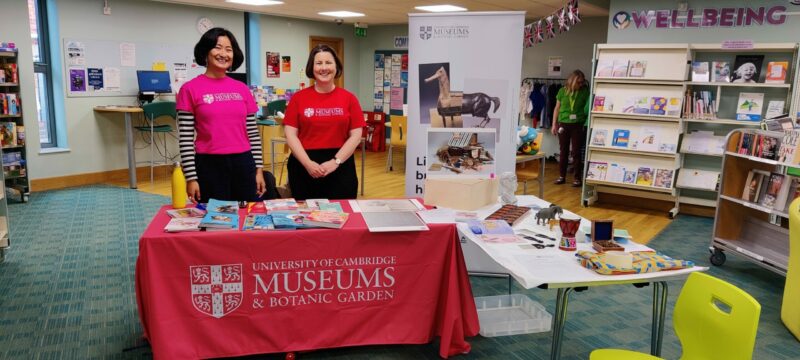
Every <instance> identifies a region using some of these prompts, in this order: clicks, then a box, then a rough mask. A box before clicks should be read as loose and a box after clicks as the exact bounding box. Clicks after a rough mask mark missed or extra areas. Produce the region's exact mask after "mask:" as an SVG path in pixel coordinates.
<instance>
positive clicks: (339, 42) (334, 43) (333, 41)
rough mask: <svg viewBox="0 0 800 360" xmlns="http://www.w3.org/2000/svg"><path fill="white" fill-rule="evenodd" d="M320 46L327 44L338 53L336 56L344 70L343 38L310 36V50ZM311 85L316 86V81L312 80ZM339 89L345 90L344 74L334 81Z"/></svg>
mask: <svg viewBox="0 0 800 360" xmlns="http://www.w3.org/2000/svg"><path fill="white" fill-rule="evenodd" d="M319 44H325V45H328V46H330V47H331V48H332V49H333V50H334V51H336V55H337V56H338V57H339V60H341V61H342V68H344V64H345V62H344V40H343V39H342V38H331V37H323V36H309V37H308V50H309V51H311V49H313V48H314V46H317V45H319ZM310 81H311V85H314V79H310ZM334 84H336V86H337V87H340V88H344V73H342V76H340V77H339V78H337V79H336V80H335V81H334Z"/></svg>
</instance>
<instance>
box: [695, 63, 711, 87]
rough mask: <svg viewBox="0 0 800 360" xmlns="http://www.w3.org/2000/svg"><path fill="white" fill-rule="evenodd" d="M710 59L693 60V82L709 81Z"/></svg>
mask: <svg viewBox="0 0 800 360" xmlns="http://www.w3.org/2000/svg"><path fill="white" fill-rule="evenodd" d="M710 80H711V76H710V72H709V70H708V61H692V82H709V81H710Z"/></svg>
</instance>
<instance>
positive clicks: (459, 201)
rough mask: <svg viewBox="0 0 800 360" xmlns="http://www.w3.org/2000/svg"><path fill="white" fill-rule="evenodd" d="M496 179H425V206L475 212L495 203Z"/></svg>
mask: <svg viewBox="0 0 800 360" xmlns="http://www.w3.org/2000/svg"><path fill="white" fill-rule="evenodd" d="M497 191H498V182H497V179H451V178H448V179H426V180H425V198H424V201H425V204H427V205H435V206H438V207H445V208H450V209H456V210H469V211H471V210H476V209H479V208H482V207H484V206H487V205H490V204H494V203H496V202H497V196H498V193H497Z"/></svg>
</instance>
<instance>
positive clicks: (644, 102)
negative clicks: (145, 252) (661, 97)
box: [632, 96, 650, 115]
mask: <svg viewBox="0 0 800 360" xmlns="http://www.w3.org/2000/svg"><path fill="white" fill-rule="evenodd" d="M632 100H633V101H632V102H633V113H634V114H641V115H647V114H649V113H650V99H649V98H648V97H647V96H634V97H633V99H632Z"/></svg>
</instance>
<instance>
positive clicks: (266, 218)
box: [242, 214, 275, 231]
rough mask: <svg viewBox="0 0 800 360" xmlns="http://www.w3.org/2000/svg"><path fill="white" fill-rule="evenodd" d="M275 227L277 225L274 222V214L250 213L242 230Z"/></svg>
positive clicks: (270, 228)
mask: <svg viewBox="0 0 800 360" xmlns="http://www.w3.org/2000/svg"><path fill="white" fill-rule="evenodd" d="M273 229H275V225H274V224H273V223H272V215H267V214H248V215H247V217H245V218H244V224H242V231H251V230H273Z"/></svg>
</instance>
